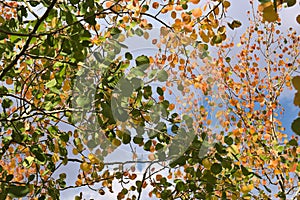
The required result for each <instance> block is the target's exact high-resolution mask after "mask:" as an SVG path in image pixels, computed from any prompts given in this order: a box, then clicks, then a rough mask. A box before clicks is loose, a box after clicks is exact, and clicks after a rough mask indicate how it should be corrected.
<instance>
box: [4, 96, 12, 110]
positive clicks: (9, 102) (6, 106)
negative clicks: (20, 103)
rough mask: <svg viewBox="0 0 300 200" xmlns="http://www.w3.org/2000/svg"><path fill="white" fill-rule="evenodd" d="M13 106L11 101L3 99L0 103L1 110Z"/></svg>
mask: <svg viewBox="0 0 300 200" xmlns="http://www.w3.org/2000/svg"><path fill="white" fill-rule="evenodd" d="M12 105H13V101H12V100H11V99H8V98H5V99H3V101H2V107H3V108H9V107H11V106H12Z"/></svg>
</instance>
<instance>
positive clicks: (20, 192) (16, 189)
mask: <svg viewBox="0 0 300 200" xmlns="http://www.w3.org/2000/svg"><path fill="white" fill-rule="evenodd" d="M7 192H8V194H9V195H10V196H11V197H12V198H21V197H24V196H26V195H27V194H28V193H29V186H28V185H25V186H16V185H10V186H9V187H8V188H7Z"/></svg>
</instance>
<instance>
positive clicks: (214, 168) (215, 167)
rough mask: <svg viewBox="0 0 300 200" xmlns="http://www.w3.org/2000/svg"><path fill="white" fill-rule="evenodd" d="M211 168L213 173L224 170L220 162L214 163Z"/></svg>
mask: <svg viewBox="0 0 300 200" xmlns="http://www.w3.org/2000/svg"><path fill="white" fill-rule="evenodd" d="M210 169H211V171H212V173H214V174H219V173H220V172H221V171H222V165H220V164H219V163H214V164H213V165H212V166H211V168H210Z"/></svg>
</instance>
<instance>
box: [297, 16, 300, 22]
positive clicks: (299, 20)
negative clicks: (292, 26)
mask: <svg viewBox="0 0 300 200" xmlns="http://www.w3.org/2000/svg"><path fill="white" fill-rule="evenodd" d="M296 21H297V23H298V24H300V15H298V16H297V17H296Z"/></svg>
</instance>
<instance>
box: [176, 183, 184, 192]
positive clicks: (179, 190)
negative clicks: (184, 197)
mask: <svg viewBox="0 0 300 200" xmlns="http://www.w3.org/2000/svg"><path fill="white" fill-rule="evenodd" d="M185 187H186V186H185V183H184V182H183V181H179V182H178V183H177V184H176V190H177V191H178V192H181V191H184V190H185Z"/></svg>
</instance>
